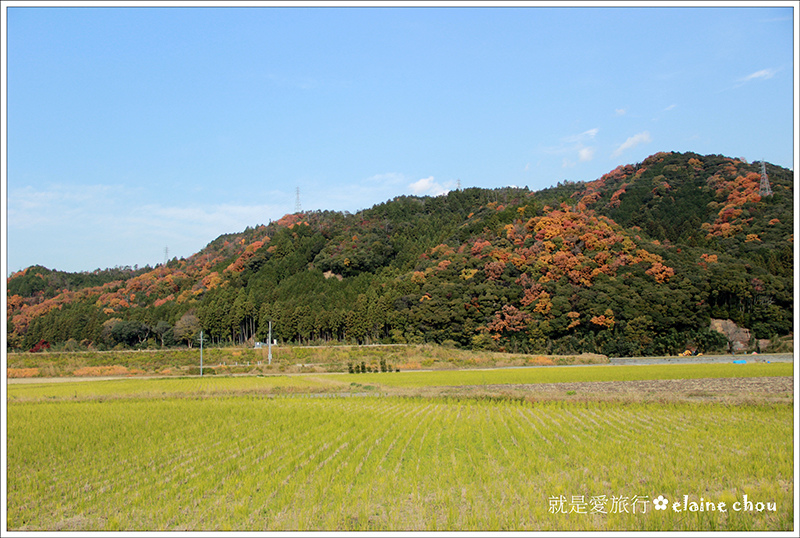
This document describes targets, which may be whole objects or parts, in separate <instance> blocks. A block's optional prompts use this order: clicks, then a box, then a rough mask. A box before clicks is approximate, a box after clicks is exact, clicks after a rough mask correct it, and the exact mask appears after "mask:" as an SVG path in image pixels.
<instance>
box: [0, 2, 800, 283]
mask: <svg viewBox="0 0 800 538" xmlns="http://www.w3.org/2000/svg"><path fill="white" fill-rule="evenodd" d="M793 4H794V5H795V6H796V4H797V3H796V2H794V3H783V4H779V5H777V6H775V7H739V8H734V7H724V6H723V7H665V8H658V7H653V6H650V5H645V6H643V7H638V8H630V7H551V8H546V7H541V6H521V7H513V8H512V7H441V8H440V7H430V6H425V7H419V8H411V7H401V8H390V7H385V6H384V7H373V8H368V7H339V8H334V7H324V8H319V7H307V8H300V7H292V8H286V7H284V8H278V7H274V6H272V7H271V6H254V7H250V8H244V7H236V8H221V7H205V8H191V7H165V6H163V5H160V6H156V7H152V8H142V7H134V8H123V7H119V6H117V5H115V4H110V5H109V6H110V7H97V8H86V7H65V8H47V7H30V6H31V4H30V3H23V4H21V5H20V6H16V5H15V4H13V3H9V4H8V5H4V6H3V9H4V11H5V12H4V16H5V17H6V19H5V20H4V23H5V25H4V31H6V32H7V33H6V37H7V44H8V48H7V52H8V54H7V64H6V65H5V75H6V83H7V107H8V110H7V124H6V125H5V127H6V128H7V167H6V170H4V174H6V173H7V176H6V185H5V187H6V192H7V201H6V207H5V211H6V212H7V235H8V242H7V272H8V273H10V272H13V271H17V270H20V269H22V268H24V267H27V266H30V265H34V264H39V265H44V266H46V267H49V268H53V269H61V270H67V271H83V270H89V271H91V270H94V269H96V268H105V267H113V266H117V265H121V266H124V265H131V266H133V265H139V266H144V265H146V264H150V265H155V264H157V263H161V262H163V261H164V251H165V247H168V249H169V257H170V258H172V257H173V256H178V257H181V256H185V257H188V256H190V255H191V254H193V253H195V252H197V251H198V250H200V249H201V248H203V247H204V246H205V245H206V244H207V243H209V242H210V241H212V240H213V239H215V238H216V237H217V236H219V235H220V234H223V233H231V232H238V231H241V230H243V229H244V228H245V227H247V226H254V225H257V224H266V223H268V222H269V221H270V220H276V219H278V218H280V217H281V216H283V215H284V214H286V213H291V212H293V211H294V207H295V190H296V189H297V188H299V189H300V197H301V205H302V208H303V209H304V210H316V209H331V210H341V211H350V212H355V211H358V210H359V209H364V208H368V207H371V206H373V205H375V204H377V203H381V202H383V201H386V200H388V199H390V198H393V197H395V196H398V195H403V194H421V195H426V194H428V195H438V194H441V193H443V192H446V191H447V190H449V189H454V188H455V187H456V184H457V182H458V181H459V180H460V182H461V185H462V186H463V187H471V186H477V187H487V188H494V187H501V186H507V185H518V186H528V187H529V188H531V189H534V190H538V189H542V188H546V187H548V186H551V185H554V184H556V183H558V182H559V181H561V180H572V181H583V180H585V181H591V180H593V179H596V178H598V177H600V176H601V175H603V174H604V173H606V172H608V171H610V170H612V169H613V168H615V167H616V166H617V165H619V164H626V163H635V162H640V161H641V160H643V159H644V158H645V157H647V156H648V155H651V154H653V153H656V152H658V151H694V152H697V153H701V154H710V153H718V154H723V155H727V156H730V157H743V158H746V159H748V160H750V161H754V160H761V159H765V160H767V161H769V162H772V163H774V164H778V165H781V166H785V167H787V168H793V167H794V159H795V156H794V153H793V148H794V143H795V139H794V135H795V126H794V124H793V119H794V113H795V112H794V110H793V102H794V100H795V98H796V95H795V93H794V90H793V80H794V78H795V64H794V62H795V60H794V58H793V56H792V51H793V43H794V42H793V39H794V35H793V25H794V20H793V17H795V16H796V15H795V14H794V12H793V9H792V7H791V6H792V5H793ZM181 5H184V4H181ZM626 5H627V4H626ZM715 5H716V4H715ZM759 5H762V4H759Z"/></svg>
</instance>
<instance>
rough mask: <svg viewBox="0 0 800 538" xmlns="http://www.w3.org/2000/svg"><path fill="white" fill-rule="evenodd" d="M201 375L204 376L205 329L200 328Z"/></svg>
mask: <svg viewBox="0 0 800 538" xmlns="http://www.w3.org/2000/svg"><path fill="white" fill-rule="evenodd" d="M200 377H203V329H200Z"/></svg>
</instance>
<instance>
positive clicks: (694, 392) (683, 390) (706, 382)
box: [445, 377, 794, 403]
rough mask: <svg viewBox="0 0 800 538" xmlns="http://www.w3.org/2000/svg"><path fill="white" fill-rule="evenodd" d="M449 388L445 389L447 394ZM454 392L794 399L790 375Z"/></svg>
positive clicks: (547, 396)
mask: <svg viewBox="0 0 800 538" xmlns="http://www.w3.org/2000/svg"><path fill="white" fill-rule="evenodd" d="M447 392H448V391H445V393H447ZM449 392H450V393H451V394H452V393H454V392H465V393H467V394H468V393H473V394H474V393H476V392H480V393H482V394H505V395H514V396H533V397H541V398H543V399H552V398H558V397H560V396H564V397H571V398H573V399H581V398H587V397H591V398H592V399H628V400H629V399H635V400H670V401H679V400H691V401H698V400H699V401H703V400H706V401H725V402H729V403H736V402H744V401H750V400H754V399H755V400H758V401H760V402H779V401H786V402H791V401H792V395H793V392H794V379H793V378H791V377H739V378H736V377H722V378H702V379H648V380H636V381H590V382H577V383H537V384H512V385H485V386H481V387H474V386H471V387H458V388H457V390H454V391H449Z"/></svg>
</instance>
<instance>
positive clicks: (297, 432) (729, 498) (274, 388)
mask: <svg viewBox="0 0 800 538" xmlns="http://www.w3.org/2000/svg"><path fill="white" fill-rule="evenodd" d="M792 367H793V365H792V364H791V363H783V364H746V365H730V364H696V365H680V366H675V365H668V366H661V365H659V366H586V367H577V366H576V367H551V368H529V369H498V370H486V371H450V372H413V373H412V372H407V373H406V372H400V373H384V374H320V375H284V376H263V377H217V376H213V377H203V378H199V377H186V378H167V379H148V378H129V379H119V380H103V381H84V382H61V383H25V384H9V385H7V387H6V401H7V405H6V419H7V455H6V458H7V476H8V480H7V506H6V508H7V530H10V531H52V530H73V531H89V530H104V531H110V530H129V531H142V530H156V531H164V530H196V531H221V530H237V531H293V530H312V531H313V530H319V531H336V530H343V531H348V530H355V531H362V530H373V531H391V530H398V531H414V530H427V531H430V530H439V531H443V530H451V531H492V530H513V531H550V530H558V531H582V530H596V531H604V530H608V531H614V530H617V531H619V530H631V531H655V530H664V531H692V530H707V531H715V530H716V531H792V530H796V527H795V522H794V512H795V509H794V498H795V495H794V488H795V484H794V462H795V455H794V454H795V452H794V450H795V449H794V445H793V440H794V430H793V424H794V422H793V399H792V397H791V394H789V395H786V394H784V395H783V399H779V400H778V401H775V400H771V399H767V398H759V397H758V395H755V396H752V397H750V398H748V399H747V400H746V401H738V400H737V401H736V403H729V402H726V401H725V400H724V399H722V400H720V399H714V398H711V399H701V400H700V401H684V400H681V399H669V398H667V399H660V400H659V401H652V400H650V399H648V398H638V399H636V398H630V397H627V398H624V399H613V398H612V399H599V398H593V397H591V394H590V392H587V395H586V396H584V397H579V396H581V394H576V395H574V397H573V396H571V395H568V394H567V393H568V392H574V391H563V394H559V396H558V397H551V396H547V395H546V394H544V393H543V392H540V391H539V390H537V386H542V387H543V386H544V384H550V385H556V386H561V385H559V384H569V383H584V384H592V383H595V384H599V385H602V384H605V383H636V382H642V381H643V382H655V381H658V380H661V381H663V382H671V380H677V381H680V380H705V381H708V380H717V381H719V382H730V381H734V380H738V381H744V382H750V381H752V382H756V381H757V382H758V383H762V384H767V385H769V384H770V383H773V382H776V383H777V382H780V383H783V385H781V386H782V387H783V388H781V389H780V390H785V387H786V383H787V382H788V383H789V384H791V380H792V376H793V369H792ZM503 386H515V387H517V390H516V391H515V392H514V393H513V395H509V394H507V393H506V392H505V391H503V390H496V391H495V392H491V391H488V392H482V393H480V394H476V393H474V392H471V389H475V388H480V387H503ZM564 386H567V385H564ZM570 386H571V385H570ZM581 386H582V387H583V386H592V385H581ZM604 386H605V385H604ZM759 386H760V385H759ZM787 399H788V400H787ZM662 508H663V509H662Z"/></svg>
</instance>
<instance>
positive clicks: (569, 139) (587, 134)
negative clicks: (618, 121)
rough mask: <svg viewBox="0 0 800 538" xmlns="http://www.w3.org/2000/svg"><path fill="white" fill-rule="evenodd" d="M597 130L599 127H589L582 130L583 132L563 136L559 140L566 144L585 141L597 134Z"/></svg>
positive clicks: (598, 130)
mask: <svg viewBox="0 0 800 538" xmlns="http://www.w3.org/2000/svg"><path fill="white" fill-rule="evenodd" d="M599 132H600V129H598V128H597V127H595V128H594V129H589V130H588V131H584V132H582V133H579V134H575V135H569V136H565V137H564V138H562V139H561V140H562V141H563V142H565V143H567V144H574V143H576V142H583V141H586V140H592V139H593V138H594V137H595V136H597V133H599Z"/></svg>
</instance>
